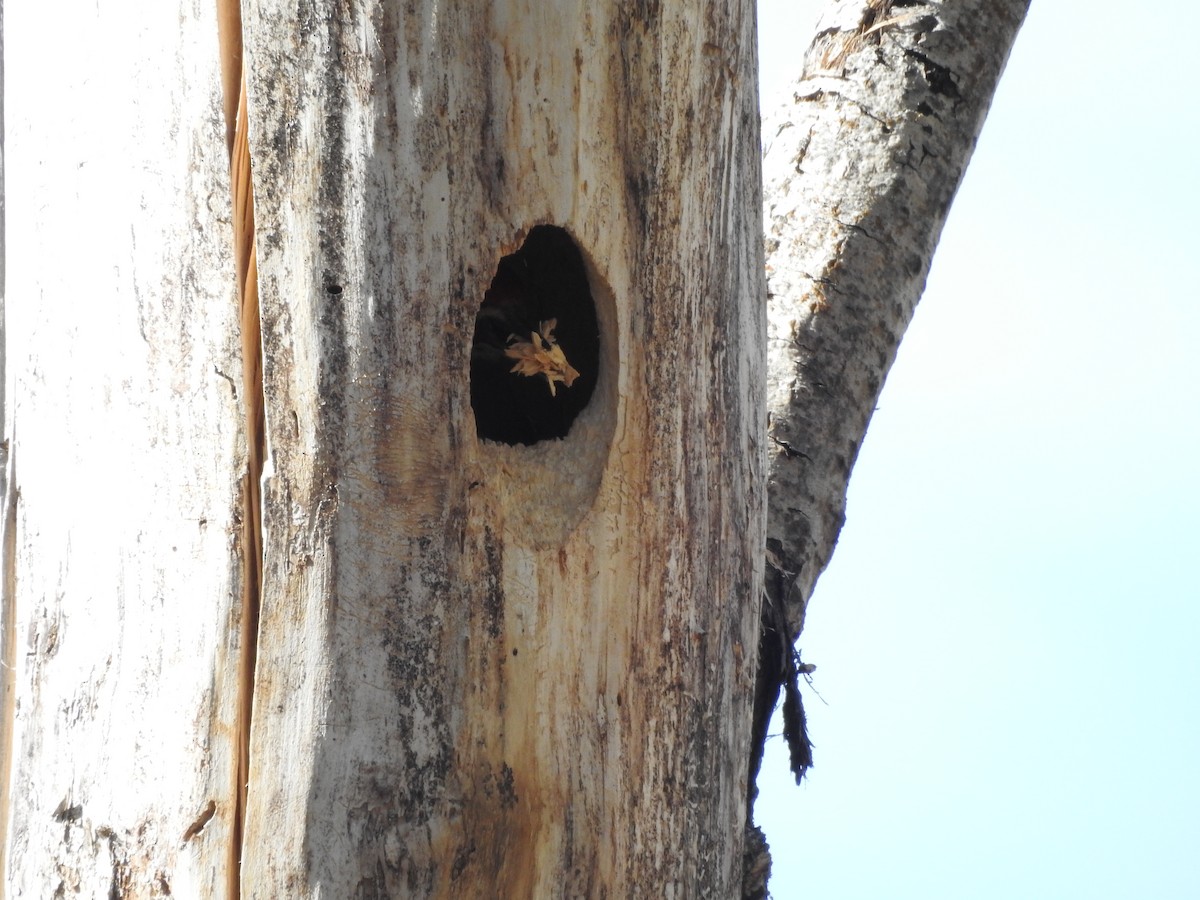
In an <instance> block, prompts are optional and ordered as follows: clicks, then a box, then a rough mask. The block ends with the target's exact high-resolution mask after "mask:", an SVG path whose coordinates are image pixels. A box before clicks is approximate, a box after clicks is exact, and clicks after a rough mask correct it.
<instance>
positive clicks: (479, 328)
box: [243, 2, 765, 897]
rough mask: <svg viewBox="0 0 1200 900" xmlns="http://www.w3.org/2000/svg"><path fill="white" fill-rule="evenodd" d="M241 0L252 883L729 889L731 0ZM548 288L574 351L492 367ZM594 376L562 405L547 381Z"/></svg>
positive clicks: (739, 637)
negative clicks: (248, 166) (253, 436)
mask: <svg viewBox="0 0 1200 900" xmlns="http://www.w3.org/2000/svg"><path fill="white" fill-rule="evenodd" d="M245 24H246V28H245V33H246V37H247V61H248V70H247V71H248V73H249V96H250V105H249V108H250V113H251V116H250V142H251V147H252V160H253V166H254V176H255V193H256V208H257V225H256V231H257V240H258V265H259V283H260V289H261V301H262V321H263V351H264V363H265V398H266V421H267V443H268V446H269V448H270V455H269V464H268V472H267V476H266V479H265V505H264V509H265V515H264V521H265V554H264V560H265V570H264V582H263V596H262V619H261V628H260V643H259V657H258V677H257V685H256V694H255V704H254V715H253V739H252V744H251V753H250V790H249V801H248V803H249V807H248V812H247V825H246V841H247V847H253V848H255V851H254V852H253V853H252V854H251V853H247V854H246V856H245V857H244V862H243V889H244V891H245V892H246V893H247V895H249V896H256V897H273V896H278V895H279V891H280V887H281V886H286V888H287V892H288V893H297V894H306V893H310V892H314V891H316V890H318V889H323V890H326V891H330V892H332V893H333V894H334V895H339V896H347V895H350V894H352V893H356V894H359V895H364V896H440V897H497V896H500V897H549V896H601V895H608V896H637V895H639V894H642V893H645V894H647V895H650V894H652V895H654V896H672V895H676V896H685V895H693V894H703V895H706V896H722V897H723V896H732V895H734V894H736V893H737V891H738V887H739V883H740V862H741V861H740V855H739V850H740V847H739V844H738V841H737V839H736V836H737V835H738V834H739V830H740V823H741V821H742V820H743V817H744V813H745V810H744V794H743V790H742V785H743V784H744V780H745V777H746V772H745V765H746V762H745V754H744V748H745V746H746V745H747V742H748V740H749V731H748V726H749V722H748V719H747V715H746V710H747V709H748V704H749V700H750V691H751V681H752V678H753V665H754V647H755V641H756V627H757V601H756V593H757V589H756V587H755V585H757V584H758V583H759V580H760V578H761V550H760V548H761V546H762V541H763V531H762V529H763V503H764V496H763V492H762V483H763V471H762V460H763V449H762V440H763V435H762V428H761V426H762V422H763V381H762V368H761V364H760V360H761V359H762V357H763V353H764V345H763V341H764V336H765V324H764V312H765V310H764V307H763V305H762V303H761V301H760V298H761V297H762V296H763V284H762V279H761V275H760V267H759V263H758V260H759V259H760V258H761V257H760V254H761V236H760V224H759V218H758V215H759V213H758V202H757V198H758V196H759V191H760V187H759V182H758V162H757V154H758V144H759V138H758V126H757V111H756V106H755V104H756V96H755V83H756V66H755V39H754V33H753V30H752V29H753V7H752V5H751V4H749V3H746V4H740V5H739V4H734V5H732V6H730V7H728V8H714V7H712V6H710V5H709V4H706V3H701V2H694V3H685V4H677V5H675V6H672V7H670V8H667V7H662V8H659V7H655V6H645V7H643V6H637V5H630V4H624V3H609V4H600V5H596V4H595V3H583V2H580V3H576V4H566V5H557V6H552V7H548V6H546V5H545V4H540V3H535V4H528V5H526V4H523V3H515V4H509V5H499V6H497V5H494V4H492V3H478V4H466V5H462V4H459V5H451V6H446V5H444V4H438V3H434V2H428V3H417V4H415V5H413V4H410V5H409V6H408V7H406V8H405V9H404V10H401V9H400V8H399V7H397V6H395V5H392V4H375V3H360V4H351V5H340V6H338V5H329V6H314V7H307V6H300V7H290V8H289V7H280V6H276V5H274V4H251V5H250V6H249V8H248V12H247V19H246V23H245ZM546 226H549V227H546ZM485 298H488V304H487V308H486V309H485V310H484V312H483V314H481V303H483V301H484V300H485ZM551 319H553V320H555V321H556V336H557V337H558V338H559V339H560V340H561V349H562V350H563V351H564V352H565V354H566V359H567V360H568V362H569V363H570V364H571V365H572V366H573V367H574V368H575V369H577V370H578V372H579V376H578V380H577V381H575V383H573V384H569V385H568V384H566V383H563V382H555V381H552V380H551V379H549V378H546V377H543V376H540V375H521V374H519V373H511V372H510V371H509V369H510V368H511V366H512V364H513V360H512V358H511V357H506V356H505V354H504V350H505V349H511V347H504V346H503V345H504V344H505V343H508V344H509V345H511V344H512V343H513V341H512V340H506V339H507V338H508V336H509V335H510V334H511V335H512V336H513V337H514V338H515V339H519V340H520V341H525V340H526V335H527V334H528V333H529V332H531V331H533V330H536V329H537V328H538V327H539V326H540V323H542V322H547V321H549V320H551ZM497 322H499V323H501V324H500V326H499V330H498V331H497V330H496V329H497V327H498V326H497V324H496V323H497ZM543 330H544V329H543ZM497 340H498V341H499V344H500V346H497V345H496V341H497ZM489 341H491V343H492V346H490V347H489V346H487V345H488V343H489ZM473 345H474V346H473ZM489 354H490V356H489ZM473 357H474V362H475V369H474V371H473V368H472V362H473ZM497 358H498V359H501V360H507V363H508V364H507V365H501V366H499V367H492V368H488V367H487V363H488V360H489V359H497ZM473 379H474V380H475V383H474V384H473V383H472V381H473ZM502 379H508V380H510V381H512V382H515V384H514V386H513V388H512V391H511V392H509V393H508V394H504V395H497V394H494V393H493V392H491V391H490V390H489V387H490V386H492V385H493V384H494V382H496V381H498V380H502ZM551 387H555V391H554V394H553V395H551V391H550V388H551ZM589 391H590V399H587V402H586V405H584V406H583V408H582V409H581V410H578V412H577V414H578V417H577V418H575V419H574V420H573V423H572V424H571V425H570V428H569V433H567V435H566V437H565V438H564V439H562V440H558V439H556V435H557V434H558V433H559V431H556V429H560V428H561V425H562V423H563V419H562V418H561V416H569V415H570V414H571V412H570V411H569V410H568V411H567V412H563V411H562V409H559V408H558V407H553V408H549V409H547V408H544V407H545V406H546V405H547V404H552V403H553V404H559V406H564V407H570V406H571V404H572V403H573V402H575V398H576V394H579V395H581V398H580V399H581V400H582V399H584V398H586V392H589ZM473 401H474V404H475V406H476V407H477V408H475V409H474V410H473ZM576 405H577V404H576ZM509 426H511V430H505V429H506V428H508V427H509ZM496 429H499V430H496ZM480 431H483V432H485V436H486V435H488V434H490V435H494V436H498V437H502V438H503V439H504V440H509V439H511V440H513V441H514V443H513V444H512V445H510V444H508V443H505V442H503V441H500V442H497V441H489V440H482V439H481V437H480V434H479V432H480ZM542 437H544V438H546V439H544V440H538V438H542ZM530 439H532V443H528V441H529V440H530ZM731 836H734V838H733V839H731Z"/></svg>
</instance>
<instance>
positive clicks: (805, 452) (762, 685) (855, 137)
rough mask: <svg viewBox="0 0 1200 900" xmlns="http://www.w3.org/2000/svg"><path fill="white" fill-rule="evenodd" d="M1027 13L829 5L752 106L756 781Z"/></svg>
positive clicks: (959, 1) (984, 2) (977, 6)
mask: <svg viewBox="0 0 1200 900" xmlns="http://www.w3.org/2000/svg"><path fill="white" fill-rule="evenodd" d="M1027 8H1028V0H956V2H927V3H923V2H914V0H908V2H901V0H867V2H863V0H846V2H834V3H831V4H830V6H829V8H828V10H827V11H826V13H825V15H824V16H823V18H822V20H821V22H820V25H819V26H818V33H817V35H816V37H815V39H814V40H813V42H812V45H811V47H810V48H809V51H808V54H807V56H806V59H805V66H804V72H803V75H802V76H801V77H800V79H799V80H798V81H797V82H796V85H795V88H794V92H793V95H792V97H791V99H790V100H789V101H788V102H787V103H786V104H785V105H784V106H782V107H781V108H779V109H777V110H774V111H771V112H769V113H766V114H764V117H763V146H764V162H763V189H764V208H763V213H764V229H765V237H766V252H767V290H768V306H767V308H768V401H767V403H768V410H769V427H768V434H769V438H770V440H769V446H768V448H767V450H768V523H767V576H766V582H765V584H766V591H765V597H764V612H763V626H762V634H763V644H762V646H761V648H760V670H759V678H758V685H757V690H756V701H757V702H756V721H755V734H754V740H755V745H754V746H755V750H754V751H753V756H754V758H753V759H752V762H751V773H752V775H753V774H754V773H755V772H757V770H758V765H759V762H760V760H761V748H762V740H763V738H765V735H766V728H767V724H768V722H769V716H770V710H771V708H772V707H773V706H774V704H775V701H776V698H777V696H778V692H779V689H780V686H781V684H783V685H786V684H787V682H788V681H789V680H791V681H792V682H793V684H794V679H795V677H796V674H797V665H798V663H797V661H796V660H795V659H794V658H793V657H792V644H793V641H794V640H795V638H796V637H797V636H798V635H799V634H800V632H801V630H802V629H803V627H804V612H805V607H806V604H807V602H808V599H809V597H810V596H811V594H812V589H813V585H814V584H815V582H816V580H817V577H818V576H819V575H820V573H821V571H822V570H823V569H824V568H825V566H826V564H827V563H828V562H829V558H830V555H831V554H832V553H833V548H834V544H835V543H836V541H837V536H838V532H839V531H840V530H841V527H842V522H843V519H844V511H845V498H846V485H847V483H848V481H849V478H850V470H851V468H852V467H853V465H854V460H855V458H856V456H857V454H858V449H859V446H860V445H861V443H862V440H863V437H864V435H865V434H866V430H867V424H868V422H869V421H870V418H871V414H872V412H873V411H874V409H875V402H876V400H877V398H878V396H879V392H880V390H881V389H882V387H883V381H884V378H885V377H886V375H887V371H888V369H889V367H890V366H891V364H892V361H893V359H894V358H895V355H896V350H897V348H898V347H899V344H900V339H901V336H902V335H903V334H904V330H905V328H906V327H907V326H908V323H909V320H910V319H911V317H912V313H913V310H914V308H915V306H916V303H917V300H918V298H919V297H920V294H921V291H922V289H923V288H924V285H925V278H926V276H927V275H928V272H929V265H930V262H931V260H932V258H933V251H934V248H935V246H936V245H937V241H938V237H939V235H940V234H941V230H942V226H943V224H944V223H945V221H946V214H947V212H948V211H949V208H950V202H951V200H952V199H953V197H954V193H955V191H956V190H957V189H958V185H959V183H960V182H961V180H962V176H963V172H964V171H965V169H966V166H967V162H968V160H969V159H970V156H971V152H972V151H973V149H974V147H975V142H976V139H977V138H978V135H979V132H980V129H981V128H982V127H983V121H984V118H985V116H986V114H987V110H988V107H989V105H990V103H991V99H992V95H993V93H994V91H995V88H996V84H997V82H998V80H999V77H1000V74H1001V72H1002V70H1003V68H1004V64H1005V61H1006V60H1007V58H1008V54H1009V50H1010V49H1011V47H1012V43H1013V41H1014V39H1015V38H1016V34H1017V30H1018V28H1019V27H1020V24H1021V22H1022V21H1023V19H1024V16H1025V12H1026V10H1027ZM796 697H797V698H798V695H796ZM764 710H765V713H764ZM801 722H802V713H801ZM789 744H790V745H791V750H792V766H793V771H794V772H795V774H796V776H797V778H799V777H800V776H801V775H802V774H803V772H804V770H805V769H806V768H807V766H808V765H809V764H810V763H811V757H810V756H809V751H808V741H807V737H806V736H805V735H804V734H803V729H802V728H801V730H800V732H799V733H798V734H797V735H796V737H795V739H792V738H790V737H789ZM751 791H752V793H753V788H751Z"/></svg>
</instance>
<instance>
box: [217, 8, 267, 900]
mask: <svg viewBox="0 0 1200 900" xmlns="http://www.w3.org/2000/svg"><path fill="white" fill-rule="evenodd" d="M217 23H218V33H219V36H220V46H221V76H222V77H221V83H222V87H223V93H224V100H225V103H224V108H225V117H226V119H225V121H226V138H227V140H228V143H229V182H230V192H231V199H232V202H233V235H232V237H233V248H234V266H235V270H236V272H237V289H238V300H239V303H238V308H239V311H240V315H239V317H238V324H239V333H240V335H241V347H242V403H243V407H244V410H245V429H246V454H247V471H246V474H245V476H244V480H243V482H242V531H241V538H242V540H241V548H240V549H241V553H242V565H243V578H242V608H241V618H240V622H239V624H240V627H239V646H240V649H241V652H240V654H239V657H238V672H239V677H238V704H237V705H238V718H237V728H236V731H235V738H234V739H235V743H236V746H237V759H236V765H235V767H234V769H233V779H234V780H233V790H234V797H235V798H236V801H237V802H236V806H235V808H234V809H233V810H232V818H233V822H232V826H233V840H232V841H231V842H230V846H229V864H228V867H227V870H226V874H227V877H228V892H229V896H230V897H231V898H236V897H238V896H240V894H241V882H240V879H241V868H242V856H243V854H244V852H245V846H244V845H245V818H246V793H247V790H248V785H249V782H250V729H251V725H252V719H253V708H254V674H255V667H256V662H257V656H258V622H259V608H260V602H261V599H260V598H261V595H262V554H263V536H262V473H263V457H264V453H265V450H266V428H265V423H264V418H263V416H264V413H263V410H264V402H263V379H262V329H261V324H260V316H259V308H258V267H257V259H256V254H255V240H254V188H253V184H252V182H251V176H250V130H249V118H248V113H247V109H246V71H245V66H244V54H243V52H242V15H241V2H240V0H217ZM209 815H210V816H211V813H210V814H209Z"/></svg>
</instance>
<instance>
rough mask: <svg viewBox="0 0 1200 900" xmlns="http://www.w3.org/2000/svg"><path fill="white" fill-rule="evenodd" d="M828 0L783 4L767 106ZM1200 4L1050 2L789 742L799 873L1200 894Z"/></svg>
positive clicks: (1106, 899) (783, 778) (915, 350)
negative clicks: (1198, 44) (795, 764)
mask: <svg viewBox="0 0 1200 900" xmlns="http://www.w3.org/2000/svg"><path fill="white" fill-rule="evenodd" d="M815 5H816V4H814V3H812V2H797V0H763V2H762V3H760V7H759V17H760V29H761V33H762V35H763V37H762V38H761V41H760V43H761V54H762V62H763V90H764V96H765V98H766V102H768V103H770V102H771V101H770V98H771V95H772V94H777V93H778V92H780V91H782V90H783V89H785V88H786V85H787V84H788V82H789V80H790V78H791V77H793V76H794V75H795V72H794V70H793V68H792V67H794V66H795V65H797V64H798V60H799V58H800V56H801V52H802V50H803V48H804V46H806V44H807V40H808V34H809V26H808V24H807V20H808V19H809V18H810V17H811V12H810V11H811V10H812V9H813V8H814V6H815ZM1193 12H1194V8H1193V7H1192V6H1191V5H1190V4H1184V3H1183V2H1180V0H1173V2H1159V3H1154V4H1146V5H1145V6H1144V7H1138V6H1136V5H1130V4H1127V3H1116V2H1111V0H1109V2H1092V3H1087V4H1082V3H1064V2H1051V0H1034V3H1033V6H1032V9H1031V11H1030V14H1029V17H1028V19H1027V21H1026V24H1025V27H1024V29H1023V30H1022V33H1021V35H1020V36H1019V38H1018V40H1017V45H1016V48H1015V50H1014V53H1013V55H1012V58H1011V59H1010V61H1009V65H1008V69H1007V71H1006V73H1005V75H1004V79H1003V81H1002V82H1001V86H1000V90H999V92H998V93H997V96H996V99H995V103H994V105H993V107H992V112H991V115H990V117H989V119H988V123H987V125H986V127H985V129H984V134H983V137H982V139H981V140H980V143H979V147H978V149H977V151H976V154H975V158H974V160H973V161H972V163H971V167H970V169H969V171H968V173H967V178H966V181H965V182H964V184H963V187H962V189H961V190H960V192H959V196H958V198H957V200H956V201H955V205H954V207H953V210H952V212H951V215H950V221H949V223H948V225H947V227H946V230H945V232H944V234H943V237H942V243H941V246H940V248H939V249H938V253H937V257H936V259H935V261H934V266H933V271H932V273H931V275H930V279H929V285H928V289H927V290H926V293H925V297H924V298H923V299H922V301H921V304H920V306H919V308H918V310H917V315H916V318H915V320H914V322H913V325H912V327H911V328H910V329H909V332H908V335H907V336H906V338H905V342H904V345H903V346H902V348H901V351H900V356H899V359H898V360H897V362H896V365H895V367H894V368H893V370H892V374H891V376H890V377H889V379H888V383H887V386H886V388H885V389H884V393H883V396H882V398H881V399H880V403H879V411H878V412H877V413H876V414H875V418H874V420H873V422H872V424H871V428H870V431H869V433H868V435H867V439H866V442H865V444H864V446H863V449H862V452H861V454H860V456H859V461H858V465H857V467H856V469H855V472H854V477H853V479H852V481H851V486H850V499H849V509H848V515H847V524H846V527H845V529H844V530H843V532H842V537H841V540H840V542H839V546H838V549H837V552H836V554H835V555H834V560H833V563H832V564H831V566H830V568H829V570H828V571H827V572H826V573H825V575H824V576H823V577H822V579H821V581H820V583H819V585H818V587H817V590H816V593H815V595H814V597H813V599H812V603H811V604H810V607H809V615H808V624H807V630H806V631H805V634H804V635H803V637H802V638H801V641H800V647H801V650H802V652H803V655H804V659H805V660H806V661H808V662H813V663H816V664H817V666H818V670H817V672H816V673H815V675H814V684H815V687H816V689H817V690H818V691H820V694H821V696H822V697H823V698H824V700H825V703H822V701H821V700H820V699H818V698H817V697H816V696H814V694H813V693H812V691H807V692H806V707H807V710H808V714H809V725H810V730H811V733H812V736H813V739H814V741H815V743H816V767H815V768H814V769H813V770H812V771H811V772H810V773H809V776H808V779H807V781H806V782H805V784H804V785H803V786H801V787H799V788H797V787H795V786H794V785H793V784H792V783H791V780H790V777H789V775H788V772H787V763H786V759H785V750H784V747H783V746H782V741H781V740H780V739H778V738H775V739H773V740H772V741H771V742H770V745H769V748H768V756H767V759H766V761H765V763H764V775H763V777H761V778H760V780H759V786H760V788H761V790H762V792H763V796H762V798H761V799H760V801H759V818H760V820H761V822H762V824H763V825H764V827H765V828H766V830H767V836H768V840H769V841H770V842H771V846H772V849H773V851H774V856H775V872H776V875H775V878H774V880H773V882H772V892H773V895H774V896H775V897H776V898H777V900H791V898H799V897H803V898H805V900H851V898H853V900H859V898H862V900H866V898H871V900H874V898H888V900H902V898H914V900H915V898H921V900H942V898H945V900H949V898H955V900H959V898H972V900H973V898H1005V900H1008V898H1014V897H1019V898H1023V900H1031V898H1032V900H1041V898H1052V900H1059V898H1081V900H1082V898H1086V900H1119V898H1120V900H1174V898H1200V696H1198V694H1200V651H1198V649H1197V644H1198V643H1200V575H1198V574H1197V566H1198V564H1200V527H1198V526H1197V515H1198V512H1197V511H1198V510H1200V478H1198V476H1197V464H1196V460H1197V459H1198V458H1200V453H1198V450H1197V448H1198V445H1200V374H1198V371H1197V370H1198V368H1200V366H1198V363H1200V348H1198V341H1200V303H1198V302H1197V301H1200V287H1198V285H1200V225H1198V224H1197V222H1198V216H1200V176H1198V175H1197V170H1198V167H1200V124H1198V123H1200V101H1198V100H1197V94H1196V87H1195V85H1196V84H1197V80H1196V76H1195V74H1194V71H1193V69H1194V60H1195V55H1196V51H1195V49H1194V42H1195V36H1194V29H1193V28H1191V27H1189V26H1188V24H1187V23H1189V22H1190V21H1191V20H1192V18H1193V15H1192V14H1193Z"/></svg>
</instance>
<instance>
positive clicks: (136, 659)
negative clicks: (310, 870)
mask: <svg viewBox="0 0 1200 900" xmlns="http://www.w3.org/2000/svg"><path fill="white" fill-rule="evenodd" d="M51 36H52V37H51ZM4 47H5V55H4V65H5V80H6V84H5V110H4V113H5V145H4V151H5V155H6V160H5V162H6V165H7V178H6V180H5V192H6V195H5V214H6V226H7V227H6V235H5V237H6V241H5V275H6V304H5V319H6V321H5V334H4V337H5V343H4V353H5V360H4V364H5V368H6V373H7V380H6V384H5V412H6V416H5V421H4V439H5V442H6V447H7V449H8V450H9V451H10V456H9V459H8V478H7V483H6V484H5V488H6V491H5V496H4V498H3V501H4V504H3V508H4V510H5V515H4V518H3V542H2V543H0V547H2V548H3V567H4V569H3V576H4V577H3V582H2V589H3V625H4V637H5V641H4V658H3V666H4V672H5V675H6V685H5V688H6V689H5V696H4V709H3V713H4V721H3V722H2V723H0V730H3V732H4V742H3V746H4V750H5V757H6V758H5V759H4V760H3V762H4V763H5V766H4V770H3V779H4V799H5V805H4V809H3V810H0V822H3V823H4V825H3V828H4V834H3V838H4V853H5V860H4V863H5V868H4V874H3V878H4V887H3V888H0V893H3V892H4V891H5V890H6V891H7V896H9V897H13V898H15V897H31V898H34V897H36V898H44V897H52V896H82V897H118V896H119V897H153V896H174V897H221V896H225V890H226V887H227V885H228V884H229V883H230V882H229V873H230V871H231V868H232V867H231V859H232V850H233V841H232V834H233V830H232V827H231V826H232V821H233V813H234V804H233V796H234V767H233V760H234V755H235V754H234V747H233V744H234V734H233V731H234V724H235V718H236V710H235V700H236V696H237V676H238V667H237V659H238V648H237V646H236V636H237V616H238V609H237V598H238V595H239V590H240V579H241V574H240V573H241V560H240V558H239V552H238V546H237V540H238V538H237V535H238V523H237V514H238V513H237V511H238V508H239V506H240V502H241V501H240V494H239V480H240V477H241V475H242V473H243V472H244V471H245V452H244V439H243V436H242V425H241V412H240V411H239V400H238V389H239V387H240V377H241V376H240V362H239V357H240V352H239V348H238V343H237V320H236V305H235V299H234V283H235V282H234V270H233V265H232V255H231V245H230V224H229V219H230V214H229V209H230V200H229V183H228V176H227V172H228V157H227V152H226V149H225V142H224V133H225V125H224V121H223V117H222V113H221V103H220V100H221V91H220V80H219V72H218V57H217V41H216V29H215V25H214V22H213V20H212V11H211V9H209V8H201V7H197V6H193V5H192V4H189V3H180V4H176V3H170V2H166V3H164V2H162V0H153V2H137V3H132V4H129V3H126V4H118V5H112V4H104V5H100V6H88V5H79V4H74V5H72V6H71V9H70V10H69V11H64V10H63V9H62V8H61V7H60V6H59V5H56V4H37V3H22V4H5V9H4Z"/></svg>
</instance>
